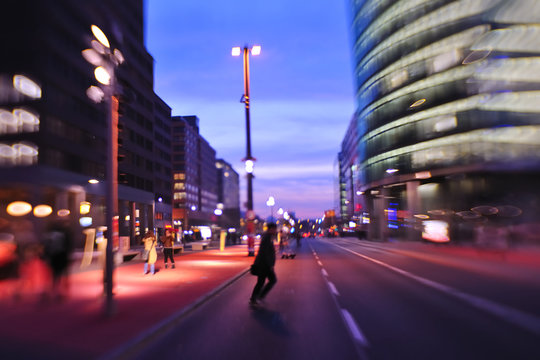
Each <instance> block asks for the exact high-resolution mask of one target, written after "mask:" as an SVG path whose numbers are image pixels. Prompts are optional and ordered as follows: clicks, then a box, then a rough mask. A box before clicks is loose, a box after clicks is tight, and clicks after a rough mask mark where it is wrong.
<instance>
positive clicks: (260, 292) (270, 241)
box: [249, 223, 277, 305]
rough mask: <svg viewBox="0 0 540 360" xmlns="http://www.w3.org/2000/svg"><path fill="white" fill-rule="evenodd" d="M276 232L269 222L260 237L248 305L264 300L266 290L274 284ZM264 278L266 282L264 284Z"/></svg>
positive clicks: (272, 224) (273, 225)
mask: <svg viewBox="0 0 540 360" xmlns="http://www.w3.org/2000/svg"><path fill="white" fill-rule="evenodd" d="M276 233H277V227H276V224H274V223H269V224H268V227H267V230H266V232H265V233H264V234H263V236H262V238H261V243H260V245H259V251H258V253H257V256H256V257H255V261H254V262H253V265H254V266H255V268H256V269H257V270H256V275H257V283H256V284H255V287H254V288H253V292H252V293H251V298H250V299H249V304H250V305H257V304H258V302H259V301H260V300H264V298H265V297H266V295H267V294H268V292H269V291H270V290H271V289H272V287H273V286H274V285H275V284H276V282H277V278H276V273H275V272H274V265H275V263H276V250H275V248H274V237H275V236H276ZM266 279H268V282H267V283H266V284H265V281H266Z"/></svg>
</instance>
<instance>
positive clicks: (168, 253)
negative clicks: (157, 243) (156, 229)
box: [161, 229, 175, 269]
mask: <svg viewBox="0 0 540 360" xmlns="http://www.w3.org/2000/svg"><path fill="white" fill-rule="evenodd" d="M161 242H162V243H163V257H164V258H163V260H164V262H165V269H166V268H167V267H168V264H167V260H168V259H170V260H171V267H172V268H173V269H174V268H175V265H174V257H173V252H174V236H173V235H172V233H171V230H169V229H167V230H165V235H163V236H162V237H161Z"/></svg>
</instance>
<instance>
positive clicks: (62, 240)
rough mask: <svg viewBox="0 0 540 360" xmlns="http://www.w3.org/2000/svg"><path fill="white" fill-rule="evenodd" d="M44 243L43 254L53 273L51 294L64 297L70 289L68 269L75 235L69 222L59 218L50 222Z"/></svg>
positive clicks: (58, 297)
mask: <svg viewBox="0 0 540 360" xmlns="http://www.w3.org/2000/svg"><path fill="white" fill-rule="evenodd" d="M43 245H44V246H43V256H44V257H45V260H46V261H47V263H48V264H49V267H50V269H51V274H52V283H51V291H50V295H51V297H53V298H57V299H62V298H63V297H65V296H66V295H67V292H68V290H69V280H68V270H69V264H70V257H71V252H72V250H73V235H72V233H71V231H70V229H69V225H68V223H66V221H65V220H63V221H62V220H57V221H54V222H53V223H52V224H50V225H49V226H48V229H47V231H46V233H45V237H44V241H43ZM61 287H63V290H62V289H61Z"/></svg>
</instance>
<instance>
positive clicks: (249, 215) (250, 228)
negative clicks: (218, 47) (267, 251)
mask: <svg viewBox="0 0 540 360" xmlns="http://www.w3.org/2000/svg"><path fill="white" fill-rule="evenodd" d="M250 51H251V54H252V55H259V54H260V53H261V47H260V46H258V45H255V46H253V47H251V48H250V47H249V46H247V45H246V46H244V48H243V58H244V61H243V63H244V95H243V96H242V100H241V102H243V103H244V104H245V108H246V157H245V159H244V162H245V166H246V173H247V212H246V230H247V236H248V255H249V256H253V255H255V223H254V220H255V213H254V212H253V177H254V176H253V166H254V161H255V160H256V159H255V158H254V157H253V156H252V155H251V125H250V117H249V102H250V95H249V53H250ZM240 53H241V49H240V47H234V48H233V49H232V55H233V56H240Z"/></svg>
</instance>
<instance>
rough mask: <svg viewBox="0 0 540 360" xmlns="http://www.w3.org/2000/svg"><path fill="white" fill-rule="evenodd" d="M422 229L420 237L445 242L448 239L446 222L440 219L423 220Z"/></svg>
mask: <svg viewBox="0 0 540 360" xmlns="http://www.w3.org/2000/svg"><path fill="white" fill-rule="evenodd" d="M422 224H423V225H424V230H423V231H422V238H423V239H425V240H429V241H433V242H436V243H445V242H449V241H450V237H449V236H448V223H447V222H445V221H440V220H424V221H423V222H422Z"/></svg>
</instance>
